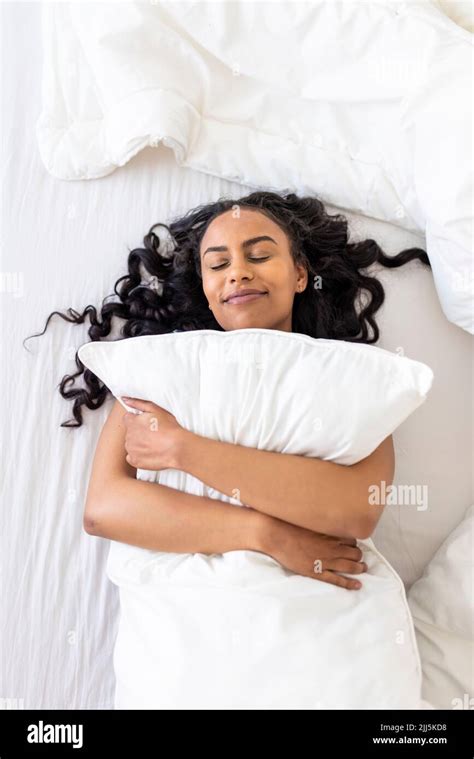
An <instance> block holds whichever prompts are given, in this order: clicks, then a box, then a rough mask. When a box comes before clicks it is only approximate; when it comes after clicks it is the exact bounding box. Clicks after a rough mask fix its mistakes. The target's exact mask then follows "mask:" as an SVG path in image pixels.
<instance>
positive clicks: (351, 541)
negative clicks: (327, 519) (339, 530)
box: [336, 538, 357, 546]
mask: <svg viewBox="0 0 474 759" xmlns="http://www.w3.org/2000/svg"><path fill="white" fill-rule="evenodd" d="M336 540H337V542H338V543H340V544H341V545H346V546H356V545H357V538H336Z"/></svg>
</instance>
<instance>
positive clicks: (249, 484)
mask: <svg viewBox="0 0 474 759" xmlns="http://www.w3.org/2000/svg"><path fill="white" fill-rule="evenodd" d="M176 459H177V460H176V468H177V469H180V470H182V471H185V472H188V473H189V474H191V475H193V476H194V477H197V478H198V479H200V480H201V481H202V482H204V483H206V484H207V485H208V486H210V487H212V488H215V489H216V490H219V491H220V492H221V493H224V494H225V495H228V496H229V497H234V498H237V499H238V500H239V501H241V502H242V503H244V504H245V505H247V506H251V507H252V508H254V509H257V510H259V511H262V512H264V513H265V514H270V515H271V516H274V517H278V518H279V519H283V520H284V521H286V522H291V523H293V524H297V525H300V526H301V527H306V528H308V529H310V530H313V531H315V532H321V533H324V534H328V535H338V536H341V537H346V536H348V537H355V538H361V539H363V538H368V537H370V535H371V534H372V532H373V531H374V529H375V527H376V525H377V522H378V520H379V519H380V516H381V515H382V511H383V505H381V504H373V503H372V502H371V501H372V499H369V493H370V491H369V488H370V486H371V485H372V486H373V485H376V486H378V487H379V488H380V486H381V482H382V481H385V484H386V485H387V486H388V485H391V484H392V482H393V476H394V470H395V456H394V450H393V439H392V436H391V435H389V436H388V437H387V438H386V439H385V440H384V441H383V442H382V443H381V444H380V445H379V446H378V448H376V449H375V451H373V452H372V453H371V454H370V455H369V456H367V457H366V458H365V459H362V461H359V462H357V463H356V464H352V465H351V466H346V465H343V464H335V463H334V462H332V461H323V460H322V459H318V458H309V457H306V456H299V455H294V454H287V453H277V452H271V451H262V450H259V449H257V448H248V447H246V446H242V445H237V444H234V443H223V442H219V441H218V440H212V439H210V438H206V437H202V436H200V435H196V434H195V433H193V432H190V431H189V430H185V431H184V433H183V435H182V436H181V443H180V445H179V446H178V449H177V454H176Z"/></svg>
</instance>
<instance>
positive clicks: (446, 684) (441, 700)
mask: <svg viewBox="0 0 474 759" xmlns="http://www.w3.org/2000/svg"><path fill="white" fill-rule="evenodd" d="M408 603H409V606H410V609H411V611H412V615H413V620H414V624H415V630H416V636H417V640H418V646H419V651H420V655H421V662H422V667H423V695H424V697H425V698H426V699H427V700H428V701H429V702H430V703H432V704H433V705H434V706H435V707H436V708H438V709H473V708H474V506H471V507H470V508H469V509H468V510H467V513H466V516H465V518H464V519H463V520H462V522H461V523H460V524H459V525H458V527H456V529H455V530H453V532H452V533H451V535H450V536H449V537H448V538H447V539H446V540H445V541H444V543H443V544H442V546H441V547H440V548H439V550H438V551H437V552H436V554H435V555H434V557H433V559H432V560H431V562H430V563H429V564H428V566H427V567H426V569H425V571H424V573H423V575H422V576H421V577H420V579H419V580H417V582H415V583H414V584H413V585H412V587H411V588H410V590H409V593H408Z"/></svg>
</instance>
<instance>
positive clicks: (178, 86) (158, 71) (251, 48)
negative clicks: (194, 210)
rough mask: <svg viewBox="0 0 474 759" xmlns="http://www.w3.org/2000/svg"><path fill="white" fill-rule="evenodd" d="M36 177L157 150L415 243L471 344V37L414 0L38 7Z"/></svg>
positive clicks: (99, 170)
mask: <svg viewBox="0 0 474 759" xmlns="http://www.w3.org/2000/svg"><path fill="white" fill-rule="evenodd" d="M45 9H46V13H45V19H44V34H45V37H44V50H45V65H44V99H43V111H42V114H41V117H40V119H39V121H38V124H37V134H38V141H39V147H40V151H41V155H42V158H43V161H44V163H45V166H46V167H47V169H48V171H50V172H51V173H52V174H53V175H54V176H56V177H59V178H61V179H91V178H95V177H100V176H104V175H106V174H109V173H110V172H112V171H113V170H114V169H115V168H117V166H123V165H124V164H125V163H126V162H127V161H128V160H129V159H130V158H131V157H132V156H134V155H135V154H136V153H137V152H138V151H140V150H141V149H143V148H144V147H146V146H148V145H157V144H159V142H160V141H163V143H164V144H165V145H167V146H168V147H171V148H172V149H173V150H174V152H175V156H176V159H177V161H178V162H179V163H180V165H183V166H189V167H192V168H195V169H199V170H200V171H203V172H206V173H208V174H214V175H217V176H220V177H226V178H228V179H236V180H237V181H239V182H242V183H244V184H250V185H253V186H259V187H265V188H278V189H294V190H296V191H297V192H299V193H317V194H318V195H319V196H320V197H321V199H322V200H323V201H325V202H328V203H332V204H336V205H338V206H342V207H343V208H348V209H351V210H353V211H357V212H360V213H363V214H365V215H367V216H373V217H375V218H378V219H383V220H386V221H390V222H393V223H394V224H400V225H401V226H403V227H405V228H406V229H410V230H421V231H423V232H425V233H426V243H427V251H428V255H429V257H430V260H431V261H432V265H433V274H434V278H435V284H436V288H437V292H438V295H439V298H440V302H441V305H442V308H443V310H444V313H445V314H446V316H447V318H448V319H449V320H450V321H452V322H454V323H455V324H457V325H459V326H460V327H462V328H463V329H465V330H468V331H469V332H471V333H474V290H473V283H474V270H473V263H472V255H473V251H472V234H473V227H472V195H473V181H472V159H473V156H472V140H471V133H472V112H471V117H470V116H469V108H470V107H471V108H472V100H471V88H472V65H473V57H472V36H471V35H470V34H469V33H468V32H467V31H466V30H465V29H462V28H461V27H459V26H456V25H455V24H454V23H453V22H452V21H450V19H449V18H447V17H446V16H445V15H444V14H443V13H442V12H441V11H440V10H439V9H438V8H437V7H436V6H435V5H433V4H432V3H430V2H427V1H421V0H420V1H419V2H413V3H410V2H399V1H398V0H397V1H396V2H394V1H393V0H383V1H382V0H379V2H373V3H351V2H350V3H342V4H339V3H334V2H333V1H332V0H330V2H329V1H328V2H318V3H288V2H282V3H274V2H272V3H259V2H250V3H214V2H211V3H206V2H179V3H177V2H160V3H143V2H136V3H134V2H131V3H120V4H118V5H117V4H116V3H112V4H108V3H100V4H96V3H90V4H87V5H85V6H84V5H81V4H77V3H53V4H51V5H47V6H45Z"/></svg>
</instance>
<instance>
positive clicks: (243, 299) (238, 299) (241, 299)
mask: <svg viewBox="0 0 474 759" xmlns="http://www.w3.org/2000/svg"><path fill="white" fill-rule="evenodd" d="M264 295H268V293H250V294H248V295H234V297H233V298H229V299H228V300H225V301H224V303H227V304H232V305H234V306H237V305H239V304H240V303H248V302H249V301H251V300H257V299H258V298H262V297H263V296H264Z"/></svg>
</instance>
